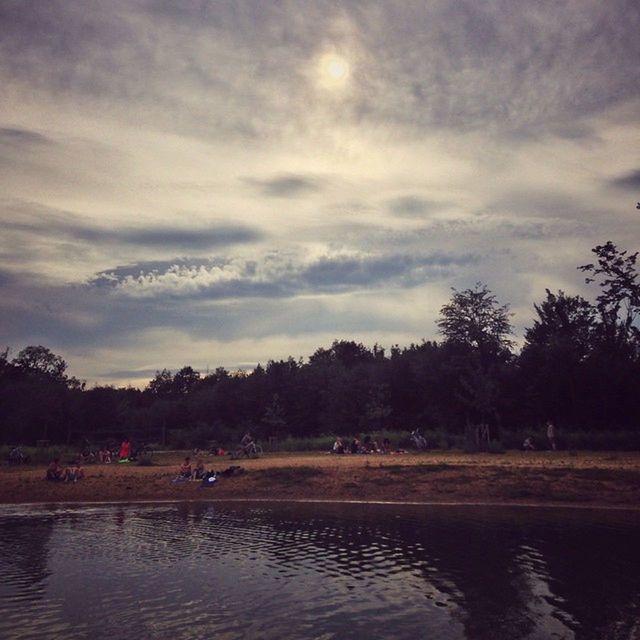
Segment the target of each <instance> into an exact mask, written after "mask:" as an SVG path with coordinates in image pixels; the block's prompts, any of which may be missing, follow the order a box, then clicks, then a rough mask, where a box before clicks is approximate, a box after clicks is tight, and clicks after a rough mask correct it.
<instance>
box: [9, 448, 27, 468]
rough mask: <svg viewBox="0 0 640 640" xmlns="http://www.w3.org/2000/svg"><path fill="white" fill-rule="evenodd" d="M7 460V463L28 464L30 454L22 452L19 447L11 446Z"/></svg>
mask: <svg viewBox="0 0 640 640" xmlns="http://www.w3.org/2000/svg"><path fill="white" fill-rule="evenodd" d="M7 462H8V463H9V464H29V463H30V462H31V456H29V455H27V454H26V453H24V451H22V449H21V448H20V447H12V448H11V449H10V450H9V455H8V456H7Z"/></svg>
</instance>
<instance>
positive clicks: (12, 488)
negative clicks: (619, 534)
mask: <svg viewBox="0 0 640 640" xmlns="http://www.w3.org/2000/svg"><path fill="white" fill-rule="evenodd" d="M184 455H185V454H184V453H181V452H173V453H162V454H158V453H156V454H155V456H154V461H153V462H154V464H153V466H138V465H136V464H134V463H130V464H110V465H100V464H93V465H87V466H86V467H85V472H86V477H85V478H84V479H83V480H81V481H80V482H78V483H76V484H69V483H54V482H47V481H46V480H44V479H43V478H44V475H45V468H46V467H45V465H40V466H31V467H8V466H5V467H2V468H0V503H5V504H17V503H48V502H111V501H115V502H130V501H138V500H145V501H153V500H158V501H164V500H176V501H181V500H215V499H233V498H237V499H251V498H258V499H279V500H335V501H352V500H356V501H378V500H379V501H393V502H462V503H495V504H513V503H518V504H549V505H551V504H558V505H593V506H596V505H597V506H618V507H636V508H638V507H640V454H638V453H617V452H599V453H586V452H585V453H578V454H576V453H569V452H541V453H537V452H533V453H523V452H510V453H506V454H502V455H489V454H463V453H451V452H443V453H440V452H429V453H424V454H400V455H386V456H383V455H370V456H363V455H357V456H352V455H342V456H333V455H327V454H268V455H265V456H263V457H262V458H260V459H257V460H240V461H232V460H230V459H229V458H216V457H213V456H211V457H205V458H204V462H205V466H206V467H207V468H212V469H215V470H217V471H222V470H223V469H225V468H227V467H229V466H230V465H240V466H242V468H243V469H244V473H243V474H241V475H238V476H234V477H228V478H220V479H219V481H218V482H217V483H216V484H215V485H214V486H212V487H207V488H202V487H200V483H196V482H182V483H172V479H173V478H174V477H175V476H176V473H177V469H178V466H179V464H180V462H181V461H182V459H183V457H184Z"/></svg>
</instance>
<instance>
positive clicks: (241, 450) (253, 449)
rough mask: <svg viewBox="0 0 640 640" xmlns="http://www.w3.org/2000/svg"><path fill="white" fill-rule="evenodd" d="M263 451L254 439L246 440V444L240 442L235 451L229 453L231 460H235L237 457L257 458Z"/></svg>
mask: <svg viewBox="0 0 640 640" xmlns="http://www.w3.org/2000/svg"><path fill="white" fill-rule="evenodd" d="M263 453H264V451H263V450H262V446H261V445H259V444H258V443H257V442H255V441H253V440H252V441H251V442H248V443H247V444H240V445H239V446H238V447H237V449H236V450H235V451H233V453H232V454H231V459H232V460H237V459H238V458H242V457H245V458H259V457H260V456H261V455H262V454H263Z"/></svg>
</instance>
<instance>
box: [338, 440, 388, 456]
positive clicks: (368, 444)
mask: <svg viewBox="0 0 640 640" xmlns="http://www.w3.org/2000/svg"><path fill="white" fill-rule="evenodd" d="M331 453H338V454H340V453H391V441H390V440H389V438H384V439H383V440H382V441H380V442H378V440H373V439H372V438H371V436H365V437H364V438H363V440H362V442H360V440H359V439H358V438H356V437H354V438H353V439H352V440H351V442H350V443H349V444H348V445H345V444H344V443H343V442H342V438H336V441H335V442H334V443H333V448H332V449H331Z"/></svg>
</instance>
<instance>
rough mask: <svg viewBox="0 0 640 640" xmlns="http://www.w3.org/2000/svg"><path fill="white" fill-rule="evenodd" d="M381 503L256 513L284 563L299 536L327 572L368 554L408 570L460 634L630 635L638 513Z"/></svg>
mask: <svg viewBox="0 0 640 640" xmlns="http://www.w3.org/2000/svg"><path fill="white" fill-rule="evenodd" d="M385 513H387V514H388V513H389V511H384V510H380V509H376V508H375V507H368V508H363V507H354V506H350V507H348V508H347V509H345V508H344V507H334V508H326V507H325V506H324V505H323V506H322V507H318V506H317V505H315V506H313V505H310V506H307V507H306V509H305V508H300V507H299V506H296V507H292V508H288V509H285V508H276V509H275V510H274V511H265V512H264V514H263V517H264V518H265V519H266V520H268V521H269V522H270V524H271V526H272V527H273V531H274V533H273V537H272V539H271V547H272V550H271V552H272V553H273V554H274V556H275V557H277V558H278V562H279V563H281V564H283V565H284V566H292V567H293V566H295V563H296V562H297V560H298V559H299V554H300V551H299V550H296V543H299V542H301V541H303V542H304V543H306V544H307V545H312V546H313V548H314V551H315V553H316V555H317V556H318V558H319V559H321V565H320V566H321V569H320V570H322V571H324V572H327V573H336V574H344V575H350V576H352V577H353V576H355V577H357V576H358V575H360V574H362V573H363V572H366V571H367V570H371V567H372V565H373V566H374V569H373V571H374V572H377V573H378V574H379V575H382V573H383V572H384V571H385V570H389V569H390V568H393V570H395V571H401V572H405V573H406V574H412V575H415V574H416V572H419V574H420V575H421V577H422V579H423V582H424V587H425V589H426V591H427V593H431V594H434V596H436V597H437V596H438V594H446V598H447V599H448V600H449V601H450V602H452V603H454V604H455V605H457V608H456V609H454V613H453V615H454V616H455V617H456V618H458V619H460V622H462V623H463V624H464V626H465V632H466V635H467V637H469V638H489V637H490V638H492V639H499V638H509V639H510V640H512V639H515V638H527V637H529V636H530V635H531V634H533V633H534V632H535V631H536V630H538V631H539V632H540V631H547V632H548V631H549V628H550V627H554V628H558V629H562V628H563V627H564V630H565V631H569V630H570V631H573V632H574V633H575V637H576V638H585V639H589V640H591V639H593V640H595V639H597V638H604V637H606V638H608V639H609V638H610V639H612V640H613V639H615V638H623V637H625V638H627V637H631V635H630V634H631V633H632V631H631V630H632V628H633V626H634V624H635V625H636V626H637V625H638V621H639V620H640V616H639V613H640V574H639V573H638V572H637V571H635V570H633V569H631V567H635V566H638V564H639V563H640V548H639V547H638V543H637V542H638V538H637V534H638V525H637V522H636V523H634V524H628V523H627V524H625V522H624V520H620V521H619V522H618V523H617V524H616V527H615V529H611V528H610V527H605V526H603V517H602V514H599V515H594V516H593V518H592V519H589V518H588V517H587V514H585V513H569V512H567V511H557V510H554V511H545V512H540V511H537V512H536V511H524V510H522V509H486V510H483V511H482V510H479V509H471V510H465V509H451V508H432V509H426V510H424V511H423V512H422V513H421V515H420V517H416V515H415V514H414V515H413V516H410V517H399V518H389V517H385ZM320 514H321V515H320ZM305 516H307V517H306V518H305ZM607 519H609V516H607ZM307 552H308V550H307ZM364 567H366V569H364ZM440 599H441V600H443V599H445V598H443V597H442V595H440ZM549 616H551V617H552V618H553V620H548V619H545V618H548V617H549Z"/></svg>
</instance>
